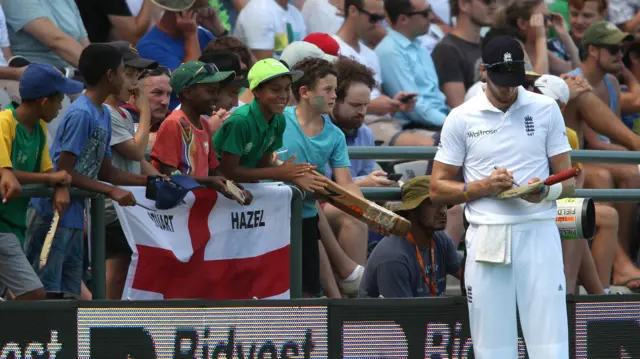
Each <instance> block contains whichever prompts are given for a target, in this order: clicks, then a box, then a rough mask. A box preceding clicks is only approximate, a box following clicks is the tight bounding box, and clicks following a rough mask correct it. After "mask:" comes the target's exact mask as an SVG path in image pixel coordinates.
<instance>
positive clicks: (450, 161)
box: [433, 153, 464, 167]
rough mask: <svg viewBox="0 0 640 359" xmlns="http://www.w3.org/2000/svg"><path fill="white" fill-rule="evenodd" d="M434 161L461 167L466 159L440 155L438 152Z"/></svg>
mask: <svg viewBox="0 0 640 359" xmlns="http://www.w3.org/2000/svg"><path fill="white" fill-rule="evenodd" d="M433 160H434V161H438V162H440V163H444V164H445V165H449V166H457V167H460V166H462V164H463V162H464V161H462V160H461V161H457V160H454V159H451V158H448V157H447V156H444V155H438V153H436V157H435V158H434V159H433Z"/></svg>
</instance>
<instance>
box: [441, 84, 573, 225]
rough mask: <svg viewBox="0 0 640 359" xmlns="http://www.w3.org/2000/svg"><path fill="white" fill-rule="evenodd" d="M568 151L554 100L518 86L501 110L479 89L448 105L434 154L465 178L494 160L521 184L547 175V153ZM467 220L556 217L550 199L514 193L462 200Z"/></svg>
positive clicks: (477, 176) (476, 176)
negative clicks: (528, 198) (454, 105)
mask: <svg viewBox="0 0 640 359" xmlns="http://www.w3.org/2000/svg"><path fill="white" fill-rule="evenodd" d="M569 151H571V147H570V146H569V140H568V138H567V133H566V129H565V125H564V120H563V118H562V113H561V112H560V108H559V107H558V105H557V104H556V102H555V101H554V100H553V99H551V98H550V97H547V96H543V95H539V94H536V93H532V92H528V91H526V90H525V89H524V88H523V87H522V86H521V87H519V88H518V99H517V100H516V102H515V103H514V104H513V105H511V107H510V108H509V110H508V111H507V112H506V113H503V112H502V111H500V110H499V109H497V108H495V107H494V106H493V105H492V104H491V103H490V102H489V100H488V99H487V96H486V95H485V94H484V92H481V93H479V94H478V95H477V96H475V97H473V98H472V99H470V100H469V101H467V102H465V103H464V104H462V105H460V106H459V107H457V108H455V109H453V110H452V111H451V113H450V114H449V116H448V117H447V119H446V121H445V123H444V126H443V127H442V132H441V137H440V145H439V146H438V152H437V153H436V157H435V160H436V161H438V162H441V163H444V164H448V165H452V166H461V167H462V169H463V175H464V180H465V182H466V183H470V182H473V181H477V180H481V179H484V178H487V177H490V176H491V172H493V171H494V166H498V167H500V168H506V169H507V170H509V171H513V177H514V180H515V182H516V183H517V184H518V185H520V186H522V185H526V184H527V182H528V180H529V179H531V178H534V177H537V178H540V179H545V178H547V177H548V176H549V158H550V157H553V156H556V155H558V154H561V153H564V152H569ZM465 214H466V216H467V220H468V221H469V223H471V224H514V223H524V222H531V221H536V220H546V219H549V220H552V219H555V218H556V203H555V201H542V203H535V204H534V203H529V202H527V201H525V200H523V199H520V198H513V199H497V198H495V197H485V198H481V199H478V200H475V201H472V202H469V203H467V205H466V206H465Z"/></svg>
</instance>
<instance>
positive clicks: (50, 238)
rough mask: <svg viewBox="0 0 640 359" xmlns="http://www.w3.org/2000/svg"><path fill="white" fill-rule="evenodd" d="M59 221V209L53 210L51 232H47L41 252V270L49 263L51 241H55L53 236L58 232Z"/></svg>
mask: <svg viewBox="0 0 640 359" xmlns="http://www.w3.org/2000/svg"><path fill="white" fill-rule="evenodd" d="M58 221H60V215H59V214H58V211H55V212H53V220H52V221H51V228H49V232H47V236H46V237H45V238H44V243H43V244H42V251H41V252H40V270H42V269H44V266H45V265H46V264H47V259H48V258H49V252H50V251H51V243H53V236H54V235H55V234H56V230H57V229H58Z"/></svg>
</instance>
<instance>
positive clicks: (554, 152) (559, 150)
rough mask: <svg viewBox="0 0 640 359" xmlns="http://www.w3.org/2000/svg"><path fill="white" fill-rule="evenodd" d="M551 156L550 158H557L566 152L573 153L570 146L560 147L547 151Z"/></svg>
mask: <svg viewBox="0 0 640 359" xmlns="http://www.w3.org/2000/svg"><path fill="white" fill-rule="evenodd" d="M547 152H548V153H549V154H548V156H549V157H553V156H557V155H559V154H562V153H565V152H571V147H570V146H569V145H567V146H560V147H554V148H552V149H550V150H548V151H547Z"/></svg>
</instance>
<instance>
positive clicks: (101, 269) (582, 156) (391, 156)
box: [21, 146, 640, 299]
mask: <svg viewBox="0 0 640 359" xmlns="http://www.w3.org/2000/svg"><path fill="white" fill-rule="evenodd" d="M348 151H349V157H350V158H351V159H376V160H431V159H433V157H434V156H435V153H436V151H437V148H436V147H386V146H385V147H349V148H348ZM571 158H572V160H574V161H579V162H607V163H636V164H637V163H640V152H631V151H629V152H626V151H585V150H577V151H572V152H571ZM291 190H292V197H291V222H290V223H291V244H290V272H291V273H290V294H291V298H301V297H302V199H303V198H304V194H303V193H302V192H301V191H300V190H299V189H298V188H296V187H291ZM362 192H363V193H364V195H365V197H366V198H368V199H370V200H376V201H396V200H399V199H400V189H399V188H363V189H362ZM70 194H71V197H72V198H75V199H85V198H90V199H91V213H90V217H91V229H90V230H91V266H92V273H93V276H92V286H91V291H92V295H93V298H94V299H105V298H106V266H105V260H106V258H105V234H104V225H105V223H104V196H102V195H99V194H96V193H91V192H87V191H81V190H78V189H71V190H70ZM21 196H22V197H28V198H31V197H51V196H53V189H51V188H47V187H44V186H23V190H22V195H21ZM576 197H588V198H592V199H593V200H594V201H612V202H640V189H625V190H616V189H608V190H605V189H579V190H576Z"/></svg>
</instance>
